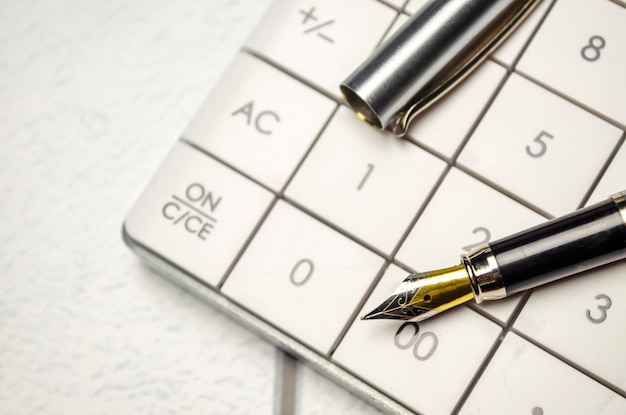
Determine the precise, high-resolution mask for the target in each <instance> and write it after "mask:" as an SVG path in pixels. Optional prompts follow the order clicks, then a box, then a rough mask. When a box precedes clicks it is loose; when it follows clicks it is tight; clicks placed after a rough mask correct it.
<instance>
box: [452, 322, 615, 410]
mask: <svg viewBox="0 0 626 415" xmlns="http://www.w3.org/2000/svg"><path fill="white" fill-rule="evenodd" d="M564 340H565V339H564ZM604 358H606V356H605V357H604ZM622 367H623V366H622ZM460 413H461V414H511V415H515V414H519V415H543V414H545V415H549V414H568V415H589V414H616V415H617V414H624V413H626V400H625V399H624V398H622V397H620V396H619V395H617V394H616V393H615V392H613V391H611V390H609V389H607V388H605V387H603V386H602V385H600V384H599V383H597V382H595V381H593V380H592V379H591V378H588V377H587V376H585V375H583V374H582V373H580V372H578V371H576V370H575V369H573V368H572V367H571V366H568V365H567V364H565V363H563V362H561V361H560V360H558V359H556V358H554V357H552V356H550V355H549V354H547V353H546V352H544V351H542V350H541V349H539V348H538V347H536V346H534V345H532V344H531V343H529V342H527V341H526V340H524V339H522V338H521V337H519V336H517V335H515V334H513V333H509V334H507V336H506V338H505V339H504V341H503V342H502V344H501V345H500V347H499V348H498V351H497V352H496V354H495V356H494V357H493V359H492V360H491V362H490V363H489V365H488V366H487V369H486V370H485V372H484V373H483V374H482V376H481V377H480V380H479V381H478V383H477V384H476V386H475V388H474V390H473V391H472V393H471V394H470V396H469V398H468V400H467V401H466V402H465V404H464V405H463V407H462V409H461V412H460Z"/></svg>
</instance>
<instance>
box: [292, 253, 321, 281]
mask: <svg viewBox="0 0 626 415" xmlns="http://www.w3.org/2000/svg"><path fill="white" fill-rule="evenodd" d="M301 268H302V271H299V270H300V269H301ZM314 270H315V264H313V261H311V260H310V259H308V258H303V259H301V260H300V261H298V262H296V265H294V266H293V268H292V269H291V273H290V274H289V281H291V283H292V284H293V285H295V286H297V287H299V286H301V285H304V284H306V282H307V281H308V280H309V278H311V276H312V275H313V271H314Z"/></svg>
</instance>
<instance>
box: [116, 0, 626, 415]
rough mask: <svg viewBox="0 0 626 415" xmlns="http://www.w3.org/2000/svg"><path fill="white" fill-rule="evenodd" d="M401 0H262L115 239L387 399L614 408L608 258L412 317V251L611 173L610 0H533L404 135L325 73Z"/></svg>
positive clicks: (623, 149) (618, 401)
mask: <svg viewBox="0 0 626 415" xmlns="http://www.w3.org/2000/svg"><path fill="white" fill-rule="evenodd" d="M423 3H425V1H419V0H409V1H405V0H340V1H337V0H274V2H273V3H272V4H271V6H270V7H269V10H268V11H267V13H266V15H265V16H264V18H263V19H262V20H261V21H260V23H259V25H258V27H257V28H256V30H255V31H254V32H253V34H252V36H251V37H250V38H249V40H248V41H247V42H246V43H245V46H244V47H243V48H242V50H241V51H240V52H239V53H238V54H237V56H236V57H235V58H234V60H233V61H232V63H231V64H230V66H229V68H228V70H227V71H226V73H225V74H224V76H223V78H222V79H221V81H219V82H218V83H217V85H216V86H215V88H214V89H213V91H212V92H211V93H210V94H209V96H208V97H207V98H206V100H205V102H204V103H203V104H202V106H201V107H200V108H199V109H198V111H197V113H196V115H195V116H194V117H193V119H192V120H190V122H189V124H188V125H187V126H186V128H185V129H184V131H183V132H182V133H181V136H180V138H179V139H178V140H177V141H176V142H175V143H174V145H173V148H172V150H171V151H170V153H169V154H168V155H167V157H166V158H165V160H164V161H163V163H162V165H161V166H160V168H159V169H158V170H157V171H156V173H155V174H154V176H153V178H152V179H151V181H150V182H149V183H148V185H147V186H146V188H145V190H144V191H143V193H142V194H141V195H140V196H139V198H138V200H137V201H136V203H135V204H134V206H133V207H132V208H131V210H130V212H129V213H128V215H127V217H126V219H125V222H124V231H123V233H124V239H125V241H126V243H127V244H128V245H129V246H130V247H131V249H132V250H133V251H134V252H135V253H136V254H137V255H139V256H140V257H141V258H142V259H144V260H145V261H146V262H147V263H148V264H150V265H151V266H152V267H154V268H156V269H157V270H158V271H159V272H160V273H161V274H163V275H164V276H166V277H168V278H170V279H172V280H173V281H175V282H176V283H178V284H180V285H181V286H183V287H184V288H186V289H187V290H189V291H191V292H193V293H194V294H195V295H197V296H199V297H200V298H202V299H204V300H206V301H207V302H208V303H210V304H212V305H213V306H214V307H216V308H217V309H219V310H220V311H221V312H223V313H224V314H226V315H228V316H230V317H232V318H233V319H235V320H237V321H238V322H240V323H241V324H243V325H245V326H246V327H249V328H250V329H251V330H253V331H255V332H256V333H258V334H259V335H261V336H263V337H264V338H266V339H267V340H268V341H269V342H271V343H273V344H275V345H277V346H278V347H280V348H282V349H283V350H285V351H287V352H288V353H290V354H292V355H294V356H296V357H297V358H299V359H300V360H302V361H304V362H306V363H308V364H310V365H311V366H312V367H314V368H315V369H317V370H319V371H320V372H321V373H323V374H325V375H326V376H328V377H329V378H331V379H333V380H335V381H336V382H338V383H339V384H341V385H343V386H345V387H346V388H348V389H349V390H350V391H352V392H355V393H357V394H359V395H360V396H362V397H363V398H365V399H367V400H368V401H370V402H371V403H373V404H374V405H376V406H377V407H378V408H380V409H381V410H383V411H384V412H386V413H389V414H423V415H430V414H481V413H482V414H527V415H542V414H545V415H550V414H625V413H626V353H625V352H624V351H625V350H626V280H625V279H624V278H625V276H626V262H625V261H620V262H617V263H614V264H611V265H609V266H605V267H602V268H600V269H596V270H593V271H590V272H586V273H583V274H581V275H578V276H574V277H571V278H568V279H566V280H563V281H559V282H556V283H553V284H550V285H548V286H545V287H542V288H539V289H535V290H533V291H532V292H526V293H523V294H521V295H517V296H514V297H511V298H508V299H505V300H501V301H496V302H493V303H491V304H481V305H476V304H471V305H467V306H462V307H459V308H458V309H456V310H453V311H450V312H447V313H444V314H442V315H439V316H437V317H434V318H432V319H430V320H427V321H425V322H420V323H416V322H412V321H404V322H398V321H384V320H376V321H362V320H361V319H360V316H361V315H363V314H364V313H367V312H368V311H370V310H372V309H373V308H374V307H375V306H376V305H378V304H380V303H381V302H382V301H383V300H385V299H386V298H387V296H388V295H389V293H391V292H392V291H393V290H394V289H395V288H396V286H397V285H398V284H399V283H400V282H401V281H402V280H403V279H404V278H405V277H406V276H407V275H408V274H409V273H411V272H417V271H425V270H430V269H436V268H441V267H446V266H451V265H456V264H457V263H458V262H457V261H459V255H460V254H463V253H465V252H469V251H471V250H472V249H474V248H475V247H476V246H478V245H480V244H482V243H484V242H489V241H490V240H494V239H497V238H501V237H504V236H507V235H509V234H512V233H514V232H516V231H520V230H523V229H525V228H528V227H530V226H533V225H536V224H538V223H541V222H543V221H546V220H548V219H550V218H553V217H556V216H560V215H562V214H565V213H567V212H570V211H573V210H575V209H577V208H581V207H584V206H586V205H588V204H591V203H594V202H597V201H600V200H602V199H605V198H607V197H608V196H609V195H611V194H613V193H615V192H617V191H621V190H622V189H623V188H624V187H626V186H625V185H626V145H625V144H624V131H625V126H626V101H625V97H626V76H624V74H626V46H625V45H624V40H625V39H626V4H625V2H623V1H617V0H556V1H550V0H544V1H542V2H541V3H540V5H539V6H538V7H537V9H536V10H535V11H534V12H533V13H532V15H530V16H529V17H528V18H527V19H526V20H525V21H524V23H523V24H522V25H521V26H520V27H519V28H518V29H517V30H516V31H515V32H514V33H513V35H512V36H511V37H510V38H509V39H507V41H506V42H505V43H504V44H502V45H501V46H500V47H499V48H498V49H497V50H496V51H495V52H494V53H493V54H492V56H491V57H490V58H489V59H488V60H486V61H485V62H484V63H483V64H481V66H480V67H479V68H478V69H477V70H476V71H475V72H474V73H473V74H472V75H470V76H469V77H468V78H467V79H466V80H464V81H463V82H462V83H461V84H460V85H459V86H458V87H457V88H456V89H455V90H454V91H453V92H452V93H450V94H449V95H447V96H446V97H444V98H443V99H442V100H441V101H439V102H438V103H437V104H436V105H434V106H433V107H431V108H429V109H428V110H427V111H426V112H425V113H423V114H422V115H421V117H419V118H418V119H417V120H416V121H415V122H414V123H413V125H412V126H411V128H410V129H409V132H408V134H407V136H406V137H404V138H397V137H394V136H393V135H391V134H389V133H387V132H381V131H378V130H375V129H373V128H372V127H370V126H369V125H367V124H366V123H364V122H362V121H361V120H359V119H358V118H357V117H356V116H355V114H354V113H353V112H352V111H350V110H349V109H348V107H347V105H346V103H345V101H344V99H343V98H342V96H341V95H340V92H339V84H340V83H341V81H342V80H343V79H344V78H345V77H347V76H348V75H349V74H350V73H351V72H352V71H353V70H354V69H355V68H356V67H357V66H358V65H359V64H360V63H361V62H362V61H363V60H365V59H366V58H367V57H368V56H369V54H370V53H372V51H373V50H374V49H375V48H376V46H377V45H379V44H380V43H381V42H383V41H384V39H385V38H386V37H388V36H389V35H390V34H391V33H393V32H394V31H395V30H396V29H397V28H398V27H399V26H400V25H402V23H404V22H405V21H406V20H407V19H408V18H409V16H410V15H411V14H412V13H415V12H416V11H417V10H418V9H419V8H420V7H421V6H422V4H423Z"/></svg>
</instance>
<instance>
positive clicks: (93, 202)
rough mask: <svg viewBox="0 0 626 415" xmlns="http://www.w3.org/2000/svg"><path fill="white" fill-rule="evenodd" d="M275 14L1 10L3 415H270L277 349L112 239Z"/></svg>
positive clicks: (21, 5) (229, 7) (142, 8)
mask: <svg viewBox="0 0 626 415" xmlns="http://www.w3.org/2000/svg"><path fill="white" fill-rule="evenodd" d="M268 3H269V1H267V0H264V1H261V2H259V1H258V0H247V1H243V0H239V1H236V0H231V1H228V0H211V1H206V0H180V1H177V2H167V1H152V0H142V1H134V2H125V1H121V0H115V1H104V0H100V1H90V2H78V1H74V2H72V1H55V2H46V1H20V2H2V4H1V5H0V50H1V51H2V52H1V53H0V192H1V194H2V196H1V199H0V217H1V218H2V219H1V221H2V222H1V224H0V229H1V230H0V413H2V414H7V413H9V414H16V413H20V414H29V413H46V414H60V413H64V414H67V413H91V414H113V413H115V414H121V413H123V414H133V413H141V414H146V413H154V414H161V413H162V414H165V413H167V414H175V413H184V414H192V413H204V414H206V413H255V414H257V413H271V412H272V405H273V393H274V391H273V382H274V380H273V378H274V357H275V355H274V352H273V348H272V347H271V346H269V345H268V344H266V343H265V342H263V341H262V340H260V339H259V338H257V337H256V336H255V335H253V334H251V333H249V332H247V331H246V330H244V329H242V328H240V327H239V326H237V325H236V324H234V323H232V322H231V321H230V320H228V319H226V318H225V317H223V316H221V315H219V314H216V313H215V312H214V311H213V309H211V308H209V307H207V306H205V305H203V304H201V303H200V302H198V301H197V300H195V299H193V298H192V297H190V296H189V295H187V294H185V293H183V292H182V291H180V290H178V289H177V288H176V287H174V286H172V285H171V284H169V283H167V282H165V281H164V280H162V279H161V278H160V277H157V276H155V275H154V273H153V272H151V271H149V270H148V269H146V268H145V267H143V266H142V265H141V264H140V263H139V261H138V260H137V258H136V257H135V256H134V255H132V254H131V253H130V252H129V251H128V250H127V249H126V247H125V246H124V245H123V244H122V242H121V238H120V226H121V223H122V220H123V217H124V215H125V214H126V212H127V210H128V209H129V208H130V206H131V204H132V202H133V200H134V199H135V198H136V197H137V195H138V194H139V192H140V191H141V189H142V188H143V186H144V185H145V183H146V182H147V180H148V179H149V177H150V175H151V174H152V173H153V172H154V171H155V169H156V167H157V165H158V164H159V162H160V161H161V159H162V158H163V157H164V155H165V154H166V152H167V151H168V150H169V149H170V148H171V146H172V145H173V143H174V141H175V139H176V138H177V137H178V135H179V134H180V131H182V129H183V127H184V125H185V124H186V123H187V121H188V120H189V119H190V118H191V116H192V114H193V112H194V111H195V110H196V109H197V107H198V106H199V104H200V102H201V100H202V99H203V98H204V96H205V94H206V93H207V91H208V90H209V88H210V87H211V85H212V84H213V83H214V82H215V81H216V80H217V77H218V76H219V74H220V73H221V72H222V71H223V69H224V68H225V67H226V65H227V64H228V61H229V60H230V59H231V58H232V56H233V55H234V53H235V51H236V50H237V49H238V47H239V45H240V44H242V42H243V40H244V39H245V37H246V35H247V33H248V32H249V31H250V30H251V29H252V25H253V24H254V22H256V21H257V20H258V18H259V17H260V15H261V12H262V11H263V9H264V8H265V7H266V5H267V4H268Z"/></svg>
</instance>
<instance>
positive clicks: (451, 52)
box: [340, 0, 540, 136]
mask: <svg viewBox="0 0 626 415" xmlns="http://www.w3.org/2000/svg"><path fill="white" fill-rule="evenodd" d="M539 1H540V0H431V1H430V2H428V3H427V4H425V5H424V6H422V7H421V8H420V10H419V11H418V12H417V13H415V14H414V15H413V17H411V18H410V19H409V20H408V21H407V22H406V23H405V24H404V25H403V26H402V27H401V28H400V29H399V30H398V31H397V32H396V33H395V34H394V35H393V36H392V37H391V38H389V39H388V40H387V41H386V42H384V43H383V44H382V45H381V46H380V47H379V48H378V49H377V50H376V51H375V52H374V53H373V54H372V55H371V56H370V57H369V58H368V59H367V60H366V61H365V62H364V63H363V64H362V65H361V66H359V67H358V68H357V69H356V70H355V71H354V72H353V73H352V74H351V75H350V76H349V77H348V78H347V79H346V80H345V81H344V82H343V83H342V84H341V85H340V88H341V92H342V93H343V95H344V97H345V98H346V101H347V102H348V104H349V105H350V106H351V107H352V108H353V109H354V110H355V112H356V113H357V115H358V116H359V118H361V119H363V120H365V121H367V122H368V123H370V124H372V125H373V126H375V127H377V128H380V129H383V128H389V129H390V130H391V131H392V132H393V133H394V134H396V135H398V136H403V135H404V134H406V131H407V129H408V125H409V123H410V121H411V120H412V119H413V118H414V117H415V115H417V114H418V113H419V112H420V111H422V110H424V109H425V108H427V107H428V106H429V105H430V104H432V103H433V102H435V101H436V100H437V99H439V98H440V97H441V96H442V95H444V94H445V93H446V92H447V91H449V90H450V89H452V88H453V87H454V86H455V85H456V84H457V83H458V82H459V81H460V80H462V79H463V78H464V77H465V76H467V75H468V74H469V72H471V70H472V69H474V68H476V67H477V66H478V64H479V63H480V62H482V61H483V60H484V59H485V58H486V57H487V56H488V55H489V53H490V52H491V51H492V50H493V49H495V48H496V47H497V46H498V45H499V44H500V43H501V42H502V40H503V39H504V38H505V37H506V36H507V35H508V34H509V33H510V32H511V31H513V29H514V28H515V27H517V25H518V24H519V23H520V22H521V21H522V20H523V19H524V17H525V16H527V15H528V14H529V13H530V11H531V10H532V9H533V8H534V6H536V5H537V4H538V3H539Z"/></svg>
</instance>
